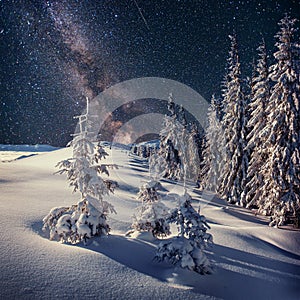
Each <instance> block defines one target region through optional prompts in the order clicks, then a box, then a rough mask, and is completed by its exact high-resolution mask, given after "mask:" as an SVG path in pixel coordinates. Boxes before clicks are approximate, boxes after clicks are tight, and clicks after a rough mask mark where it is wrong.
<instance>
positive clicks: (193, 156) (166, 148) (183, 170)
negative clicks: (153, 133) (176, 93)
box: [158, 94, 201, 181]
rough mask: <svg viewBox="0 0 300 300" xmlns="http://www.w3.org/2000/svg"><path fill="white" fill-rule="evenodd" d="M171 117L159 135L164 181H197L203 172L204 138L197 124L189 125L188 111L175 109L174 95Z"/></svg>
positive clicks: (170, 109) (170, 107)
mask: <svg viewBox="0 0 300 300" xmlns="http://www.w3.org/2000/svg"><path fill="white" fill-rule="evenodd" d="M168 110H169V115H166V116H165V118H164V121H163V127H162V130H161V132H160V148H159V151H158V156H159V157H160V158H161V159H162V161H163V162H164V164H163V165H162V166H161V168H162V173H163V177H164V178H168V179H171V180H186V179H190V180H194V181H195V180H196V179H197V177H198V174H199V168H200V153H201V135H200V133H199V131H198V127H197V125H196V124H195V123H192V124H188V122H187V120H186V116H185V110H184V108H183V107H182V106H180V107H179V108H177V107H176V105H175V103H174V101H173V96H172V94H170V95H169V101H168Z"/></svg>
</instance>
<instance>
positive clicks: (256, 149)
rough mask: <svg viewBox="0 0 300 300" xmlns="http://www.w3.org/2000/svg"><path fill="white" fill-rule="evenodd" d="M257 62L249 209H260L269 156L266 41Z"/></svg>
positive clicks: (252, 104) (250, 138)
mask: <svg viewBox="0 0 300 300" xmlns="http://www.w3.org/2000/svg"><path fill="white" fill-rule="evenodd" d="M257 50H258V55H259V58H258V61H257V66H256V72H255V76H254V78H253V80H252V82H253V85H252V97H251V102H250V104H249V106H250V111H251V113H250V118H249V121H248V128H251V130H250V132H249V134H248V136H247V139H248V145H247V149H250V150H251V159H250V162H249V166H248V170H247V184H246V187H245V188H244V191H243V195H242V197H244V200H243V201H244V202H245V203H246V206H247V207H248V208H251V207H257V201H258V199H260V198H261V196H262V186H263V182H264V176H263V173H264V171H263V167H262V166H263V165H264V164H265V162H266V160H267V158H268V156H269V148H268V145H267V143H266V140H267V138H268V136H267V135H266V133H267V132H266V130H265V128H266V125H267V113H266V111H267V107H268V103H269V97H270V83H269V72H268V63H267V51H266V46H265V42H264V40H263V41H262V43H261V44H260V46H259V47H258V49H257Z"/></svg>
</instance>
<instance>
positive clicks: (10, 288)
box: [0, 147, 300, 299]
mask: <svg viewBox="0 0 300 300" xmlns="http://www.w3.org/2000/svg"><path fill="white" fill-rule="evenodd" d="M106 150H107V151H108V152H109V154H110V158H109V160H111V161H112V162H113V163H116V164H118V165H119V166H120V167H119V169H118V170H115V171H113V172H112V173H111V178H112V179H114V180H117V181H118V182H119V185H120V188H119V189H118V190H116V192H115V195H114V196H112V197H110V198H109V200H110V201H111V202H112V203H113V205H114V206H115V208H116V210H117V215H112V216H111V217H110V219H109V224H110V225H111V227H112V231H111V235H110V236H108V237H103V238H98V239H96V240H94V242H92V243H91V244H90V245H88V246H86V247H85V246H83V245H79V246H78V245H76V246H73V245H64V244H60V243H57V242H52V241H49V240H48V239H47V238H46V237H45V236H44V233H43V232H42V230H41V227H42V219H43V217H44V216H45V215H46V214H47V213H48V212H49V210H50V209H51V208H52V207H54V206H67V205H70V204H73V203H76V202H77V201H78V200H79V195H77V194H72V193H71V189H70V188H68V184H67V183H66V181H65V178H64V176H59V175H53V173H54V172H55V171H56V169H55V168H54V166H55V164H56V163H57V162H58V161H59V160H62V159H64V158H68V157H70V156H71V149H70V148H66V149H60V150H57V151H53V152H49V153H46V152H45V153H43V154H39V155H37V156H32V157H29V158H26V159H21V160H17V161H13V162H10V163H1V164H0V187H1V194H0V195H1V196H0V243H1V247H0V263H1V273H0V287H1V288H0V299H63V298H64V299H71V298H75V299H79V298H80V299H211V298H221V299H254V298H255V299H297V298H298V297H299V294H300V251H299V249H300V233H299V231H292V230H291V231H289V230H278V229H275V228H269V227H268V226H267V225H266V224H267V221H266V220H265V219H263V218H262V217H260V218H259V217H255V216H254V215H253V214H252V213H251V212H249V211H248V210H245V209H241V208H239V207H235V206H227V204H226V203H224V202H223V201H221V200H220V199H217V198H215V197H213V195H210V194H208V193H207V194H204V195H202V196H201V195H200V193H199V192H197V191H195V192H191V190H190V192H191V194H192V196H193V197H194V199H195V201H194V205H195V207H198V205H199V204H200V205H201V211H202V213H203V214H204V215H205V216H206V217H207V219H208V220H209V222H210V224H211V227H212V229H211V230H210V232H211V233H212V234H213V236H214V242H215V245H214V246H213V249H212V250H213V251H212V253H211V254H208V255H209V257H210V258H212V259H213V260H214V261H215V274H213V275H208V276H201V275H199V274H197V273H193V272H189V271H186V270H182V269H175V268H174V267H173V266H171V265H168V264H166V263H163V264H159V263H157V262H155V261H153V260H152V259H153V257H154V254H155V246H156V245H157V243H158V242H157V241H151V240H149V239H147V238H144V239H143V235H142V236H141V238H140V239H134V238H129V237H125V236H124V234H125V232H126V231H127V230H128V229H129V228H130V224H131V216H132V214H133V212H134V208H135V207H137V205H138V202H137V200H136V199H135V197H136V193H137V191H138V188H139V186H140V184H141V182H142V181H143V180H146V179H147V175H148V172H147V168H146V164H145V161H143V160H139V159H137V158H134V157H131V156H128V153H127V151H126V150H124V149H121V148H116V147H113V149H112V151H110V150H109V149H106ZM162 184H163V187H164V188H165V189H166V191H163V192H162V193H163V194H164V195H165V197H164V198H163V200H164V203H165V204H166V205H168V206H169V207H172V206H174V205H175V203H174V200H172V197H170V194H172V193H176V192H181V191H182V187H181V186H180V184H177V185H176V184H173V183H171V182H162ZM167 194H169V196H167ZM298 299H299V298H298Z"/></svg>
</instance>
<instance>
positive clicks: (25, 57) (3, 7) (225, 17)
mask: <svg viewBox="0 0 300 300" xmlns="http://www.w3.org/2000/svg"><path fill="white" fill-rule="evenodd" d="M299 11H300V4H299V1H297V0H282V1H268V0H265V1H225V0H224V1H221V0H218V1H203V0H198V1H196V0H194V1H192V0H191V1H189V0H187V1H175V0H167V1H163V0H161V1H156V0H155V1H142V0H124V1H112V0H103V1H100V0H97V1H88V0H84V1H79V0H77V1H76V0H62V1H45V0H31V1H30V0H23V1H18V0H15V1H14V0H7V1H1V2H0V14H1V20H0V47H1V48H0V49H1V55H0V65H1V77H0V84H1V86H0V90H1V104H0V105H1V110H0V122H1V128H0V143H15V144H17V143H26V144H36V143H39V144H42V143H44V144H46V143H47V144H52V145H54V146H64V145H65V144H66V143H67V142H68V141H69V140H70V134H71V133H72V132H73V131H74V127H75V123H76V120H74V119H73V116H74V115H75V114H80V113H81V111H82V109H83V108H84V105H85V99H84V98H85V96H88V97H89V98H93V97H95V96H96V95H98V94H99V93H100V92H101V91H103V90H104V89H105V88H107V87H109V86H112V85H113V84H115V83H117V82H121V81H123V80H127V79H132V78H137V77H146V76H157V77H165V78H169V79H174V80H177V81H180V82H182V83H184V84H187V85H189V86H191V87H192V88H193V89H195V90H196V91H197V92H198V93H200V94H201V95H202V96H203V97H204V98H206V99H207V100H209V99H210V97H211V94H212V93H217V94H219V93H220V83H221V81H222V78H223V76H224V72H225V71H224V70H225V66H226V57H227V53H228V49H229V40H228V34H231V33H232V32H233V30H235V31H236V33H237V38H238V43H239V48H240V56H241V63H242V67H241V68H242V73H243V78H246V76H249V75H250V74H251V63H252V59H253V57H255V55H256V52H255V49H256V47H257V46H258V44H259V42H260V40H261V36H262V35H263V36H264V38H265V40H266V45H267V48H268V52H269V53H272V50H273V47H274V41H275V40H274V35H275V34H276V32H277V31H278V29H279V28H278V26H277V23H278V21H279V20H280V19H281V18H282V17H283V15H284V13H286V12H287V13H290V14H291V16H292V17H297V14H298V13H299ZM120 119H121V120H122V116H120Z"/></svg>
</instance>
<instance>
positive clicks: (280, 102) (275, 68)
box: [258, 15, 300, 226]
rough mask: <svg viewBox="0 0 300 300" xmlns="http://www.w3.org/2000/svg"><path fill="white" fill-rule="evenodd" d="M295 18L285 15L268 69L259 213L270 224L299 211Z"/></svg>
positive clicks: (299, 99)
mask: <svg viewBox="0 0 300 300" xmlns="http://www.w3.org/2000/svg"><path fill="white" fill-rule="evenodd" d="M296 21H297V20H296V19H292V18H291V17H289V16H288V15H286V16H285V17H284V18H283V19H282V20H281V21H280V22H279V25H280V30H279V32H278V33H277V35H276V36H275V37H276V38H277V43H276V44H275V45H276V47H277V48H278V50H277V51H276V52H275V53H274V57H275V60H276V62H275V63H274V64H273V65H272V66H271V67H270V75H269V77H270V79H271V80H272V81H273V82H274V86H273V87H272V88H271V95H270V100H269V102H270V104H269V106H268V111H267V113H268V123H267V125H266V128H265V131H266V133H267V140H266V143H267V145H268V147H269V155H268V159H267V162H266V164H265V165H264V170H266V172H265V173H264V185H263V187H262V190H263V193H262V196H261V197H260V200H259V201H258V205H259V210H260V211H261V212H263V213H265V214H267V215H271V216H272V222H271V223H270V225H277V226H278V225H282V224H284V223H285V222H286V221H287V218H288V216H289V215H291V216H294V217H295V216H296V215H299V213H300V212H299V211H300V83H299V78H300V75H299V70H300V67H299V49H300V48H299V47H300V45H299V43H298V42H296V41H294V35H295V31H296V27H295V26H296V25H295V23H296Z"/></svg>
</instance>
